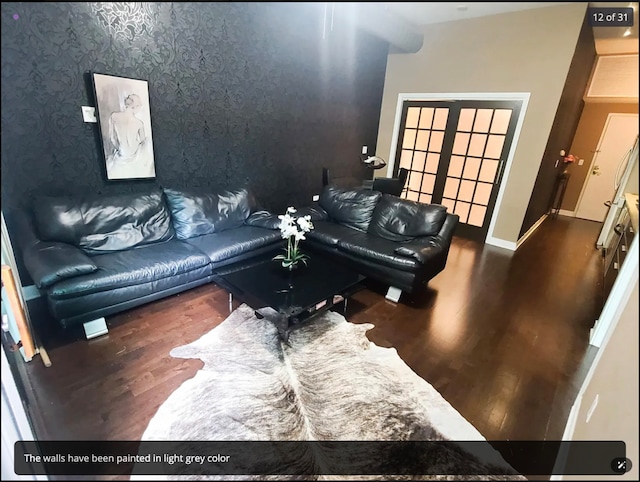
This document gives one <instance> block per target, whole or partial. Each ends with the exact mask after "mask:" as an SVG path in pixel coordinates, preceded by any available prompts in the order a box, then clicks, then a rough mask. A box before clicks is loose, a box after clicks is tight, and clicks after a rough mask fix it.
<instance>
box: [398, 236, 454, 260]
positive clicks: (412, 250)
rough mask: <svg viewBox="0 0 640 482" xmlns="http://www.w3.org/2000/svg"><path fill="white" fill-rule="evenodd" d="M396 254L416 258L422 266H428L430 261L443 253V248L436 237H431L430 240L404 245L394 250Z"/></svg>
mask: <svg viewBox="0 0 640 482" xmlns="http://www.w3.org/2000/svg"><path fill="white" fill-rule="evenodd" d="M393 252H394V253H395V254H399V255H400V256H406V257H408V258H414V259H416V260H418V262H419V263H420V264H427V263H428V262H429V260H430V259H432V258H434V257H435V256H437V255H438V254H440V253H442V247H441V246H440V243H438V240H437V237H436V236H429V239H428V240H426V239H421V240H419V241H412V242H410V243H406V244H403V245H402V246H399V247H397V248H396V249H394V250H393Z"/></svg>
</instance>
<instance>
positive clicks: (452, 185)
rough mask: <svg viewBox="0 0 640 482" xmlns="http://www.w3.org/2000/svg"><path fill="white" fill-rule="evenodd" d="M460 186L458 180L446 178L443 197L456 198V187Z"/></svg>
mask: <svg viewBox="0 0 640 482" xmlns="http://www.w3.org/2000/svg"><path fill="white" fill-rule="evenodd" d="M459 185H460V180H459V179H455V178H453V177H448V178H447V183H446V184H445V185H444V194H443V196H444V197H450V198H452V199H455V198H457V197H458V186H459Z"/></svg>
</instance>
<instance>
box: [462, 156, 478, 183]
mask: <svg viewBox="0 0 640 482" xmlns="http://www.w3.org/2000/svg"><path fill="white" fill-rule="evenodd" d="M478 171H480V159H477V158H475V157H467V160H466V161H465V163H464V174H463V175H462V177H464V178H466V179H477V178H478Z"/></svg>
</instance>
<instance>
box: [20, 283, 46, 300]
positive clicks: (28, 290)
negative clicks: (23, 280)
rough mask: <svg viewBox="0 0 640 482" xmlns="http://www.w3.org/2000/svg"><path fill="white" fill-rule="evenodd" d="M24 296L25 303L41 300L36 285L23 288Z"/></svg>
mask: <svg viewBox="0 0 640 482" xmlns="http://www.w3.org/2000/svg"><path fill="white" fill-rule="evenodd" d="M22 296H24V300H25V301H29V300H35V299H36V298H40V296H41V294H40V290H39V289H38V288H36V286H35V285H29V286H23V287H22Z"/></svg>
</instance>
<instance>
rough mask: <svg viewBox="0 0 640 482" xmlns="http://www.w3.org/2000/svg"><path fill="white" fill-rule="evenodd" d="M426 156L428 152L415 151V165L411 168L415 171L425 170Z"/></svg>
mask: <svg viewBox="0 0 640 482" xmlns="http://www.w3.org/2000/svg"><path fill="white" fill-rule="evenodd" d="M426 156H427V153H426V152H420V151H415V152H414V153H413V165H412V166H411V169H413V170H414V171H424V159H425V157H426Z"/></svg>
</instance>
